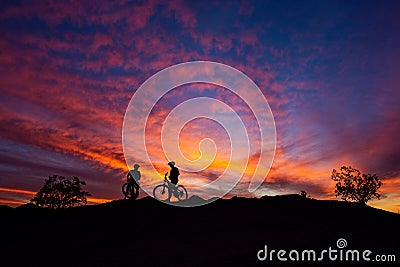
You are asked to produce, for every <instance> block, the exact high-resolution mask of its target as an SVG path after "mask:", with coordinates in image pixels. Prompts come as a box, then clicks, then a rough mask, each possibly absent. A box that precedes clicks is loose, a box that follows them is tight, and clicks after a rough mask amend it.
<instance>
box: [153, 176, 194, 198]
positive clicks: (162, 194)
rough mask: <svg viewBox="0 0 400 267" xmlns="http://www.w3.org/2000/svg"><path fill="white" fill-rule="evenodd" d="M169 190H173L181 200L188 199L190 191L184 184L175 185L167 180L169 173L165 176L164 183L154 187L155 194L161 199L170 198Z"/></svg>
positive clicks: (173, 193) (174, 194)
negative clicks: (188, 191)
mask: <svg viewBox="0 0 400 267" xmlns="http://www.w3.org/2000/svg"><path fill="white" fill-rule="evenodd" d="M168 190H172V195H173V196H175V197H176V198H177V199H178V200H179V201H181V200H186V199H188V193H187V190H186V188H185V187H184V186H183V185H178V186H175V185H174V184H172V183H171V182H169V181H168V180H167V173H166V174H165V176H164V183H163V184H160V185H157V186H156V187H154V189H153V196H154V197H155V198H156V199H158V200H161V201H166V200H167V199H168V196H169V194H168Z"/></svg>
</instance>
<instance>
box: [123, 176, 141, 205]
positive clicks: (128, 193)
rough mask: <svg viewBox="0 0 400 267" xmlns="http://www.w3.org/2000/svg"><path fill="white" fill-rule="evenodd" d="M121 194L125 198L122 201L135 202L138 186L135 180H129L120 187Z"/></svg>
mask: <svg viewBox="0 0 400 267" xmlns="http://www.w3.org/2000/svg"><path fill="white" fill-rule="evenodd" d="M122 194H124V196H125V198H124V199H131V200H135V199H136V198H137V197H138V196H139V184H138V183H137V182H136V181H135V179H131V180H130V181H128V182H126V183H124V184H123V185H122Z"/></svg>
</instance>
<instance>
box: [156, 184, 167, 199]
mask: <svg viewBox="0 0 400 267" xmlns="http://www.w3.org/2000/svg"><path fill="white" fill-rule="evenodd" d="M153 196H154V197H155V198H156V199H158V200H161V201H165V200H167V199H168V186H166V185H161V184H160V185H157V186H156V187H154V189H153Z"/></svg>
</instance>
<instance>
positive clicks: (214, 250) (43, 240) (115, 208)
mask: <svg viewBox="0 0 400 267" xmlns="http://www.w3.org/2000/svg"><path fill="white" fill-rule="evenodd" d="M187 201H192V202H193V203H202V202H203V201H205V200H203V199H201V198H199V197H195V196H193V197H192V198H190V199H188V200H187ZM0 214H1V218H2V225H3V227H2V228H1V229H2V232H1V236H2V242H1V244H2V245H1V246H2V247H1V250H0V251H2V258H3V261H4V262H7V261H10V262H11V263H12V264H10V265H12V266H22V265H23V266H26V265H29V266H215V265H217V266H324V265H327V266H347V265H348V266H372V265H370V264H367V265H366V263H365V262H363V261H360V262H350V263H347V264H346V262H338V261H335V262H330V261H323V262H315V263H314V262H279V261H277V260H275V261H273V262H269V261H266V262H260V261H258V260H257V252H258V251H259V250H260V249H262V248H264V246H265V245H267V246H268V248H270V249H275V250H277V251H278V250H280V249H285V250H288V251H289V250H292V249H314V250H323V249H328V248H329V247H332V248H337V247H336V241H337V240H338V239H339V238H344V239H346V240H347V244H348V248H349V249H359V250H361V251H362V250H365V249H369V250H371V251H373V252H374V253H376V254H378V253H381V254H394V255H396V258H397V259H398V260H400V255H399V251H398V240H400V231H399V230H398V227H399V225H400V215H398V214H395V213H391V212H387V211H383V210H379V209H375V208H372V207H368V206H364V205H360V204H357V203H346V202H341V201H323V200H315V199H309V198H304V197H301V196H299V195H285V196H274V197H262V198H260V199H256V198H252V199H249V198H239V197H233V198H231V199H218V200H216V201H214V202H212V203H210V204H208V205H202V206H198V207H194V208H181V207H176V206H170V205H166V204H164V203H161V202H159V201H157V200H155V199H153V198H151V197H145V198H142V199H140V200H136V201H128V200H114V201H111V202H108V203H104V204H100V205H92V206H82V207H77V208H71V209H66V210H48V209H43V208H38V207H36V206H34V205H32V204H26V205H23V206H20V207H18V208H15V209H12V208H9V207H5V206H0ZM4 266H7V265H4ZM380 266H394V264H393V263H392V264H390V263H387V262H386V263H384V264H381V265H380Z"/></svg>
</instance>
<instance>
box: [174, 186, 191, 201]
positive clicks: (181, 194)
mask: <svg viewBox="0 0 400 267" xmlns="http://www.w3.org/2000/svg"><path fill="white" fill-rule="evenodd" d="M176 192H177V198H178V199H179V200H186V199H187V198H188V193H187V190H186V188H185V187H184V186H183V185H178V187H177V188H176Z"/></svg>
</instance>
